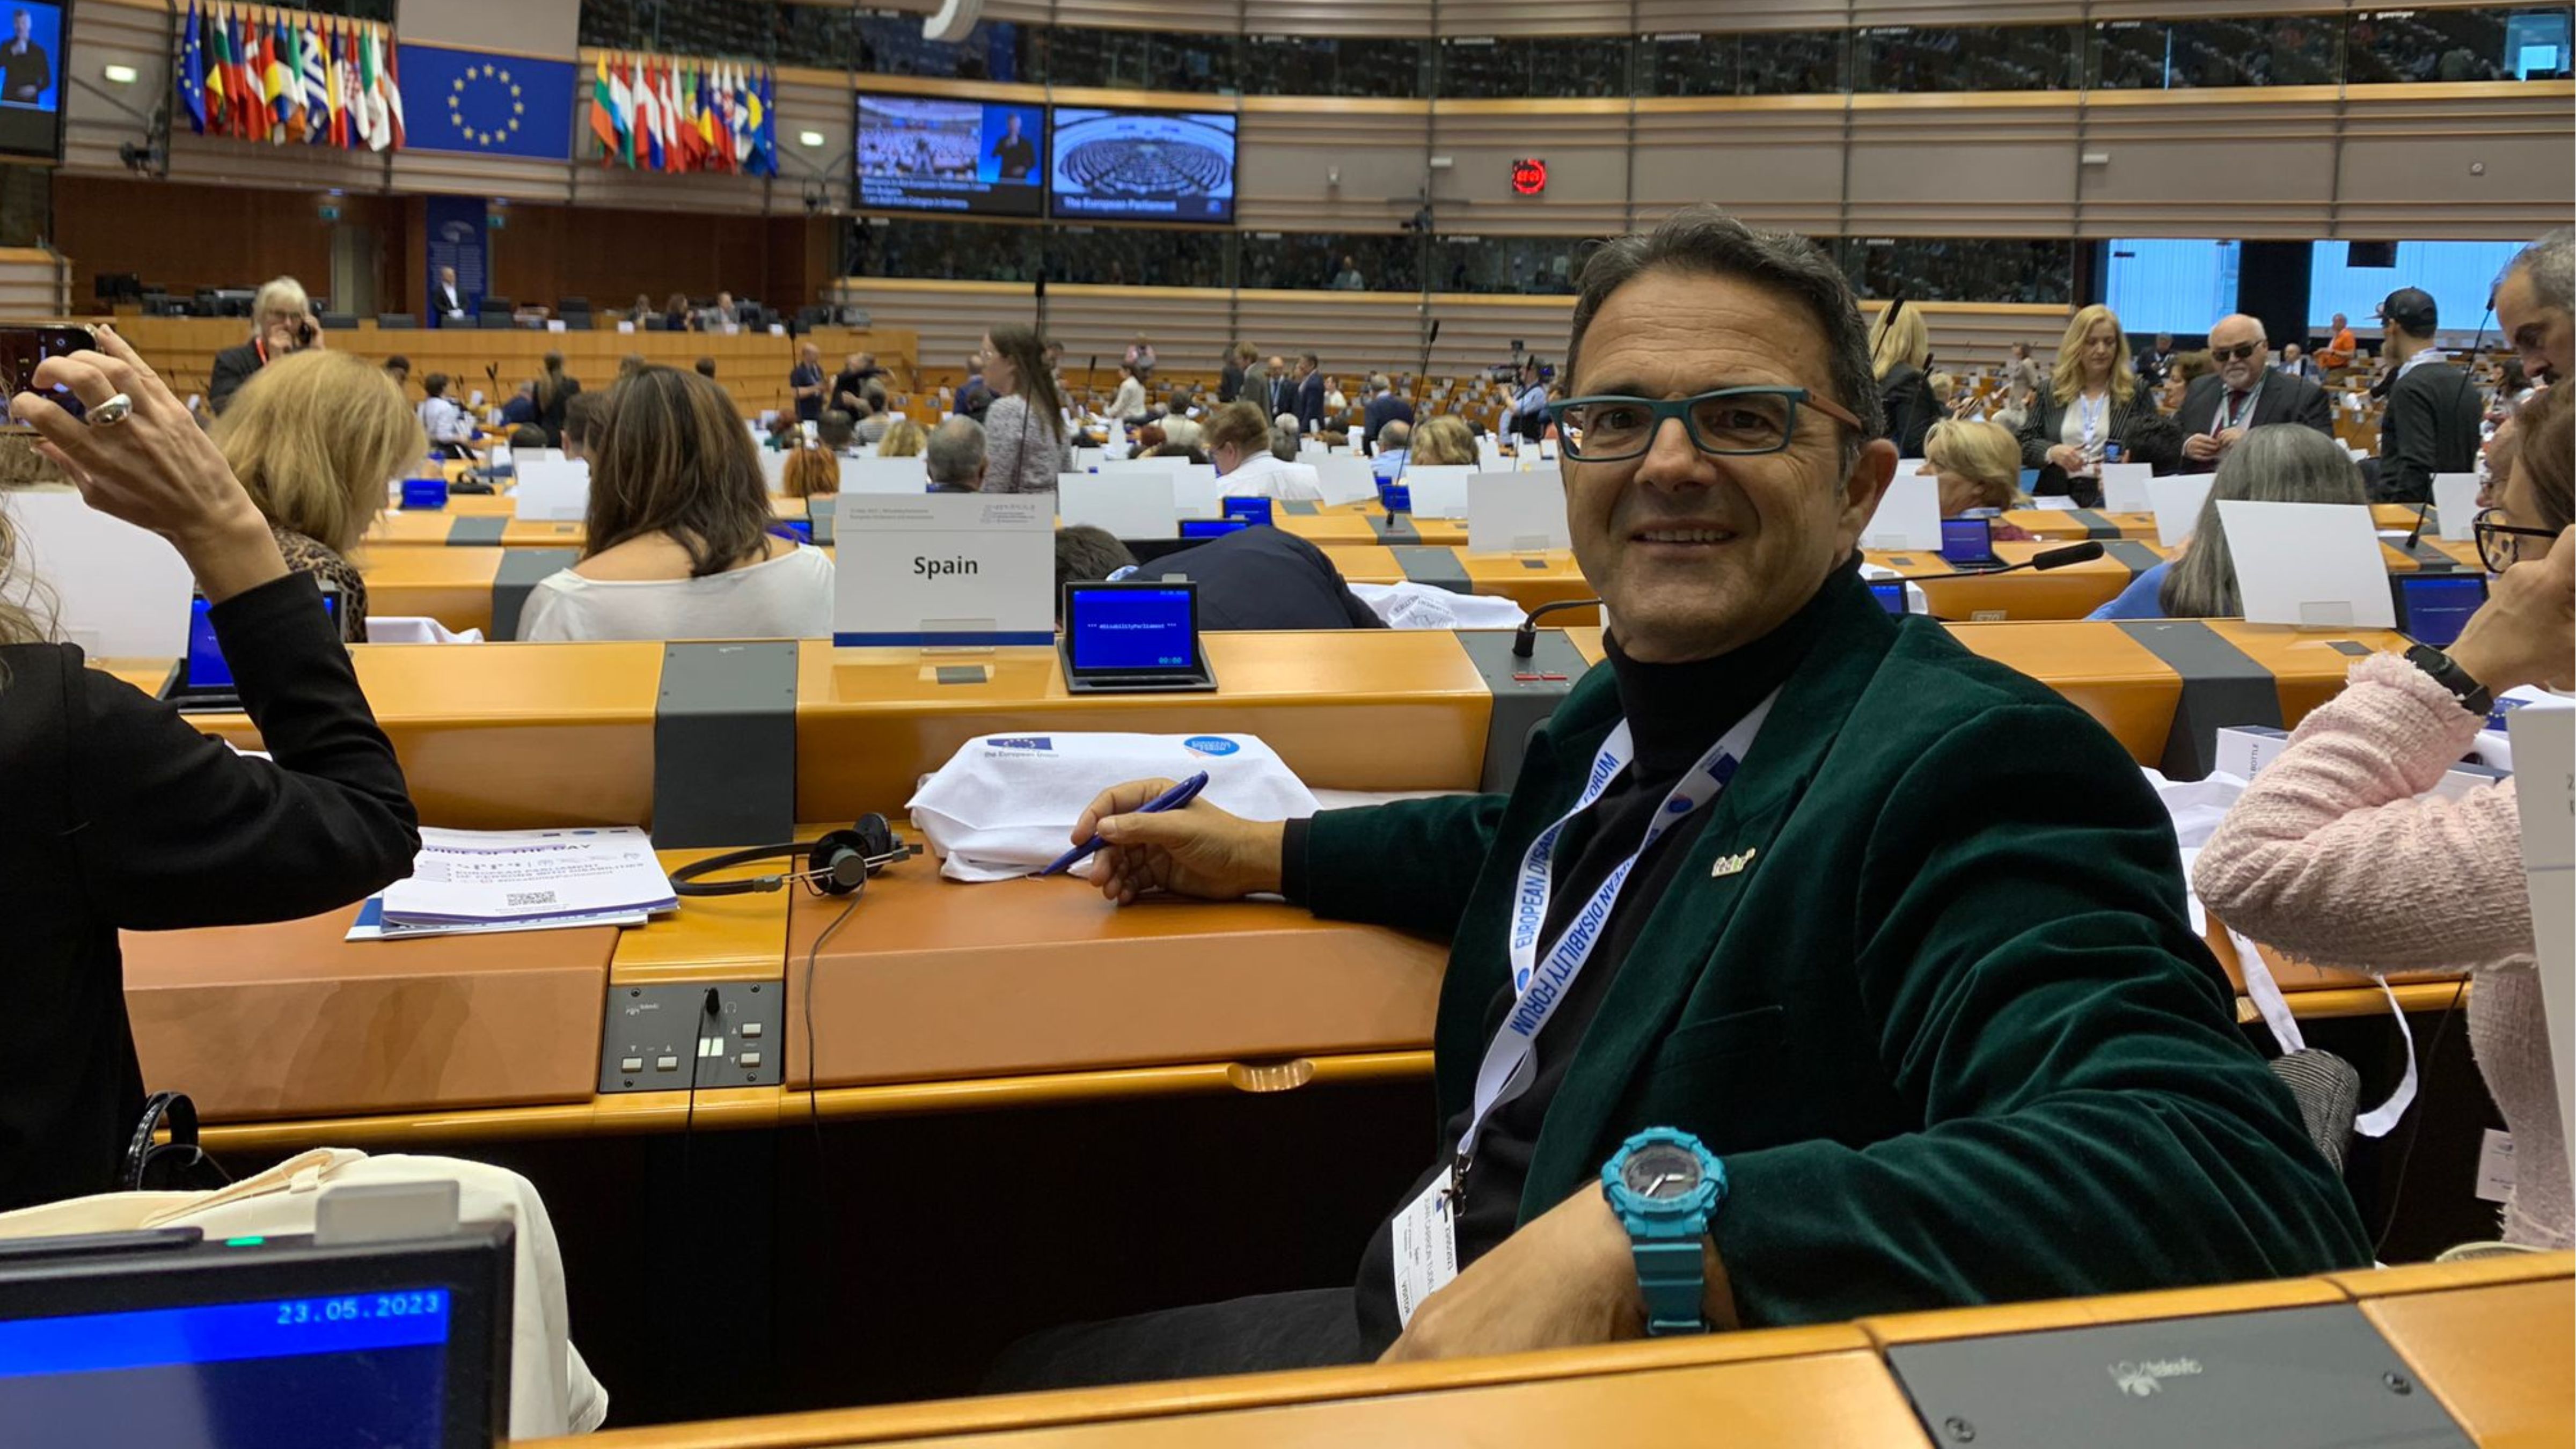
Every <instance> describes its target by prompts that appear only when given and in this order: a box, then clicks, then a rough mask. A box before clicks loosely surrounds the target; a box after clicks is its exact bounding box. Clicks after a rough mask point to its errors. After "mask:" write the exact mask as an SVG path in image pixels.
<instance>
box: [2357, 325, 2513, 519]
mask: <svg viewBox="0 0 2576 1449" xmlns="http://www.w3.org/2000/svg"><path fill="white" fill-rule="evenodd" d="M2379 319H2380V326H2381V328H2382V330H2383V334H2384V336H2385V339H2386V340H2385V341H2383V342H2382V343H2381V344H2380V352H2381V354H2382V355H2383V356H2385V357H2386V358H2387V359H2388V364H2389V366H2390V367H2392V368H2394V369H2395V372H2394V374H2393V376H2394V379H2395V380H2394V381H2392V382H2391V383H2390V384H2389V386H2388V411H2387V413H2386V414H2385V416H2384V417H2383V418H2382V419H2381V421H2380V424H2379V480H2378V484H2377V486H2376V487H2375V488H2374V489H2373V490H2372V496H2373V497H2374V498H2376V499H2377V500H2378V501H2380V502H2383V503H2422V502H2425V501H2427V500H2429V499H2430V498H2431V497H2432V496H2433V475H2434V474H2436V473H2467V472H2471V471H2474V470H2475V469H2476V468H2477V466H2478V444H2479V441H2480V439H2479V436H2478V421H2479V419H2480V417H2481V416H2482V415H2483V414H2484V413H2485V411H2486V404H2485V400H2484V399H2483V398H2481V397H2479V396H2478V387H2477V384H2476V383H2475V382H2474V381H2472V380H2471V379H2470V377H2469V375H2468V373H2467V372H2466V371H2464V370H2462V369H2461V368H2459V367H2456V366H2454V365H2452V363H2451V361H2450V359H2449V357H2448V356H2447V355H2445V354H2444V353H2443V351H2442V349H2441V348H2439V347H2437V346H2435V345H2434V342H2433V334H2434V333H2435V332H2436V331H2438V330H2439V327H2440V323H2441V314H2440V312H2439V311H2438V310H2437V308H2436V306H2435V304H2434V301H2433V296H2432V294H2431V293H2429V292H2426V291H2424V290H2423V289H2422V288H2420V287H2401V288H2399V289H2398V290H2397V291H2394V292H2391V293H2389V294H2388V300H2387V301H2385V302H2382V303H2380V304H2379Z"/></svg>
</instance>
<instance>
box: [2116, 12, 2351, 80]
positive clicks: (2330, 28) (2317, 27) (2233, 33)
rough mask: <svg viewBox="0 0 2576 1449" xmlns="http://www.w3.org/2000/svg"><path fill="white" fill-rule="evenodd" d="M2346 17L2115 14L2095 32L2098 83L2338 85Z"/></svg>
mask: <svg viewBox="0 0 2576 1449" xmlns="http://www.w3.org/2000/svg"><path fill="white" fill-rule="evenodd" d="M2342 50H2343V36H2342V22H2341V21H2340V20H2339V19H2338V18H2337V17H2334V16H2330V15H2285V16H2231V17H2229V18H2226V19H2221V20H2180V21H2136V22H2130V21H2113V22H2109V23H2106V24H2103V25H2101V26H2099V27H2097V28H2096V29H2095V30H2094V33H2093V74H2094V78H2093V83H2094V84H2095V85H2096V86H2098V87H2101V88H2102V89H2104V90H2168V89H2173V90H2179V89H2184V88H2189V87H2203V86H2307V85H2331V84H2333V83H2334V81H2335V77H2336V74H2337V72H2338V71H2339V69H2340V66H2341V62H2340V56H2341V54H2342Z"/></svg>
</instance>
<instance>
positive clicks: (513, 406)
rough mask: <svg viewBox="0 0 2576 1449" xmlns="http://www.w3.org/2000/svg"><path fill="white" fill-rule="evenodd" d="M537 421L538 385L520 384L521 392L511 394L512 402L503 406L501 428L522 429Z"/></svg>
mask: <svg viewBox="0 0 2576 1449" xmlns="http://www.w3.org/2000/svg"><path fill="white" fill-rule="evenodd" d="M536 420H537V385H536V384H535V383H533V382H523V383H520V384H519V390H518V391H516V392H514V393H512V394H510V400H509V401H508V402H505V403H503V404H501V426H502V427H504V428H521V427H526V426H527V425H529V424H531V423H534V422H535V421H536Z"/></svg>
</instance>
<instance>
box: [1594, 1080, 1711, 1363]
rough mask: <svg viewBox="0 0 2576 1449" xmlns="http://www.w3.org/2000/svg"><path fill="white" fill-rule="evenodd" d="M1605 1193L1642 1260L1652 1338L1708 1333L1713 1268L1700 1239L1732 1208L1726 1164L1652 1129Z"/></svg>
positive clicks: (1625, 1153) (1685, 1136)
mask: <svg viewBox="0 0 2576 1449" xmlns="http://www.w3.org/2000/svg"><path fill="white" fill-rule="evenodd" d="M1601 1187H1602V1190H1603V1191H1604V1192H1606V1193H1607V1194H1608V1195H1609V1198H1610V1210H1611V1211H1612V1212H1615V1213H1617V1214H1618V1215H1619V1222H1620V1225H1621V1226H1623V1227H1625V1228H1626V1229H1627V1230H1628V1243H1629V1247H1630V1249H1631V1250H1632V1251H1633V1252H1634V1253H1635V1254H1636V1255H1637V1286H1638V1287H1639V1288H1641V1289H1643V1290H1644V1291H1645V1297H1646V1333H1647V1335H1648V1336H1649V1337H1656V1338H1660V1337H1662V1336H1664V1335H1666V1334H1672V1333H1706V1332H1707V1331H1708V1310H1707V1308H1706V1306H1705V1303H1704V1300H1705V1298H1706V1295H1707V1292H1708V1265H1707V1263H1706V1261H1705V1260H1703V1259H1702V1257H1701V1256H1700V1239H1702V1238H1703V1237H1705V1236H1707V1234H1708V1222H1709V1219H1711V1218H1713V1217H1715V1216H1717V1210H1718V1208H1719V1207H1720V1206H1722V1205H1723V1204H1724V1203H1725V1202H1726V1168H1725V1166H1724V1165H1723V1164H1721V1163H1719V1161H1718V1160H1717V1159H1716V1158H1715V1157H1714V1156H1712V1155H1710V1153H1709V1150H1708V1149H1707V1148H1705V1147H1702V1146H1701V1145H1700V1143H1699V1139H1698V1138H1696V1137H1693V1136H1692V1135H1690V1134H1689V1133H1687V1132H1683V1131H1679V1130H1677V1129H1674V1128H1671V1127H1649V1128H1647V1129H1646V1130H1645V1131H1643V1132H1640V1133H1638V1134H1637V1135H1636V1136H1634V1137H1631V1138H1629V1139H1628V1140H1627V1141H1626V1142H1623V1143H1621V1144H1620V1145H1619V1150H1618V1152H1616V1153H1614V1154H1613V1155H1612V1156H1611V1158H1610V1160H1609V1162H1608V1163H1606V1164H1604V1165H1603V1166H1602V1168H1601Z"/></svg>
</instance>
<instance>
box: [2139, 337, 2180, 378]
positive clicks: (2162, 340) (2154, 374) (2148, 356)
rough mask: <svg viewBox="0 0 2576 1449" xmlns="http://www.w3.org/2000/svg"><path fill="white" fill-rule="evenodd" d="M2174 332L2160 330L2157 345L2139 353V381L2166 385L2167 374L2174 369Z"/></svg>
mask: <svg viewBox="0 0 2576 1449" xmlns="http://www.w3.org/2000/svg"><path fill="white" fill-rule="evenodd" d="M2173 360H2174V350H2173V334H2172V333H2170V332H2159V333H2157V334H2156V345H2155V346H2154V347H2151V348H2149V349H2148V350H2146V351H2144V352H2141V353H2139V354H2138V367H2137V372H2138V381H2140V382H2143V383H2145V384H2146V385H2147V386H2149V387H2162V386H2164V385H2165V375H2166V374H2167V373H2169V372H2171V371H2172V370H2173Z"/></svg>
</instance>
